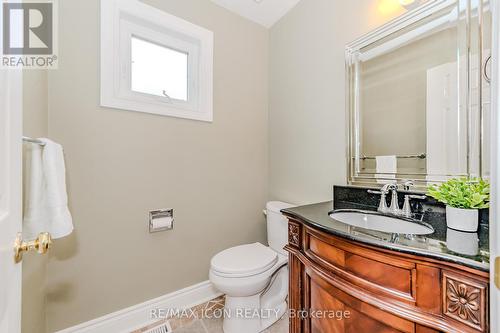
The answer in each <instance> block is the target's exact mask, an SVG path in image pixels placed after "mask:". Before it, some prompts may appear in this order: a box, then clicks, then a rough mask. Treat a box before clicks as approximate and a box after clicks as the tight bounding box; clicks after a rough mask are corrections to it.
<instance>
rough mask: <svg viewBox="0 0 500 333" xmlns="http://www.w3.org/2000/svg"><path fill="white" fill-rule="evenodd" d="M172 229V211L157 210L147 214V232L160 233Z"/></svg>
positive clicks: (170, 209)
mask: <svg viewBox="0 0 500 333" xmlns="http://www.w3.org/2000/svg"><path fill="white" fill-rule="evenodd" d="M173 228H174V210H173V209H172V208H169V209H157V210H152V211H150V212H149V232H150V233H154V232H160V231H166V230H172V229H173Z"/></svg>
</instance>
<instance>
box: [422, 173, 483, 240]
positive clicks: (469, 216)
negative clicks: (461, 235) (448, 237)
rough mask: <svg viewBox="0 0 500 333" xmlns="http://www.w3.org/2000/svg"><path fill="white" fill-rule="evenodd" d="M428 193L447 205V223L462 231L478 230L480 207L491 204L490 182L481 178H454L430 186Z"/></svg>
mask: <svg viewBox="0 0 500 333" xmlns="http://www.w3.org/2000/svg"><path fill="white" fill-rule="evenodd" d="M427 195H428V196H430V197H433V198H434V199H436V200H437V201H439V202H442V203H444V204H445V205H446V224H447V225H448V227H449V228H452V229H455V230H460V231H469V232H476V231H477V228H478V223H479V213H478V211H479V209H482V208H489V206H490V184H489V183H488V181H486V180H484V179H480V178H453V179H450V180H448V181H447V182H445V183H442V184H440V185H432V186H429V188H428V190H427Z"/></svg>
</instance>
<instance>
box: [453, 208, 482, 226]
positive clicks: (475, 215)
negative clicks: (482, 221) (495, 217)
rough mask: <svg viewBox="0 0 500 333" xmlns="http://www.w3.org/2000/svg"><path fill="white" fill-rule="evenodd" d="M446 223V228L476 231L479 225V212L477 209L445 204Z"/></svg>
mask: <svg viewBox="0 0 500 333" xmlns="http://www.w3.org/2000/svg"><path fill="white" fill-rule="evenodd" d="M446 224H447V225H448V228H452V229H455V230H460V231H468V232H476V231H477V228H478V226H479V212H478V210H477V209H463V208H454V207H450V206H446Z"/></svg>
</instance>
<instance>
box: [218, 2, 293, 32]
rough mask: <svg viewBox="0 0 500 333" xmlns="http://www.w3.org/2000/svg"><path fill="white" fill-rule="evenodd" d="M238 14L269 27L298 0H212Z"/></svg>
mask: <svg viewBox="0 0 500 333" xmlns="http://www.w3.org/2000/svg"><path fill="white" fill-rule="evenodd" d="M212 1H213V2H215V3H216V4H218V5H219V6H222V7H224V8H226V9H228V10H230V11H232V12H235V13H236V14H238V15H241V16H243V17H245V18H247V19H249V20H251V21H254V22H256V23H259V24H261V25H263V26H265V27H266V28H270V27H271V26H272V25H273V24H274V23H276V22H277V21H278V20H279V19H280V18H282V17H283V16H284V15H285V14H286V13H288V11H289V10H290V9H292V8H293V7H294V6H295V5H296V4H297V3H298V2H299V1H300V0H212Z"/></svg>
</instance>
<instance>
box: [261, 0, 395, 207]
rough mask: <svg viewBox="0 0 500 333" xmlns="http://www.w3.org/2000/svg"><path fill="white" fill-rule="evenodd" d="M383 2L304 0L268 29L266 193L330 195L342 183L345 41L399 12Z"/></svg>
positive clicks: (298, 199) (294, 197)
mask: <svg viewBox="0 0 500 333" xmlns="http://www.w3.org/2000/svg"><path fill="white" fill-rule="evenodd" d="M384 2H387V1H384V0H381V1H379V0H352V1H332V0H303V1H301V2H300V3H299V4H298V5H297V6H296V7H295V8H294V9H292V10H291V11H290V12H289V13H288V14H287V15H286V16H285V17H284V18H283V19H281V20H280V21H279V22H278V23H277V24H276V25H275V26H274V27H273V28H271V31H270V44H269V45H270V48H269V54H270V62H269V68H270V69H269V76H270V96H269V99H270V108H269V165H270V167H269V181H270V183H269V193H270V197H271V198H279V199H281V200H285V201H290V202H295V203H306V202H317V201H322V200H329V199H330V198H331V196H332V185H334V184H344V183H346V160H345V152H346V148H345V146H346V140H345V138H346V125H345V114H346V112H345V101H344V100H345V98H344V97H345V89H344V85H345V74H344V73H345V71H344V46H345V44H347V43H348V42H351V41H352V40H354V39H356V38H358V37H360V36H361V35H363V34H364V33H366V32H368V31H369V30H371V29H373V28H375V27H377V26H379V25H381V24H383V23H385V22H386V21H387V20H389V19H391V18H393V17H395V16H397V15H398V14H400V13H402V9H401V8H399V9H398V8H396V9H395V10H393V11H391V12H390V13H385V12H382V11H381V10H380V8H379V6H380V5H381V3H384ZM385 9H386V7H385V8H384V10H385Z"/></svg>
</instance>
